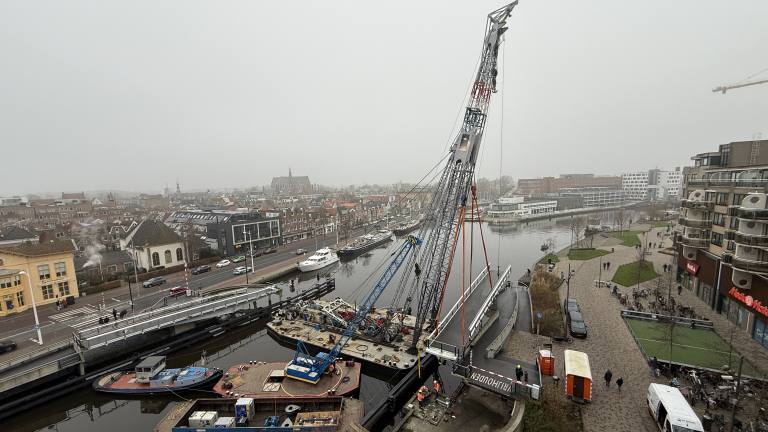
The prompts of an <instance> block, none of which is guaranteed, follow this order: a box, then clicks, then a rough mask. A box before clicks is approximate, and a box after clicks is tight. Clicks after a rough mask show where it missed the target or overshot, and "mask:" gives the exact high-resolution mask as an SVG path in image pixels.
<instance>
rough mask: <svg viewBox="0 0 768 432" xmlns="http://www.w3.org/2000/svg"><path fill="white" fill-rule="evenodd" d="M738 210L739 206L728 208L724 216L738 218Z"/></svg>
mask: <svg viewBox="0 0 768 432" xmlns="http://www.w3.org/2000/svg"><path fill="white" fill-rule="evenodd" d="M740 209H741V206H740V205H732V206H728V210H727V211H726V212H725V214H726V216H730V217H738V216H739V210H740Z"/></svg>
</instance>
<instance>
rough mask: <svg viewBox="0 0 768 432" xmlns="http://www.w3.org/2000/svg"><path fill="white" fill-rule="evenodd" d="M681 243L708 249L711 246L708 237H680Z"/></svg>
mask: <svg viewBox="0 0 768 432" xmlns="http://www.w3.org/2000/svg"><path fill="white" fill-rule="evenodd" d="M680 243H681V244H682V245H683V246H688V247H693V248H699V249H702V248H704V249H706V248H708V247H709V239H708V238H691V237H680Z"/></svg>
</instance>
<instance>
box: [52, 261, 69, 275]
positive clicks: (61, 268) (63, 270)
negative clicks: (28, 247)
mask: <svg viewBox="0 0 768 432" xmlns="http://www.w3.org/2000/svg"><path fill="white" fill-rule="evenodd" d="M53 268H54V270H56V277H62V276H66V275H67V265H66V264H64V263H63V262H57V263H54V264H53Z"/></svg>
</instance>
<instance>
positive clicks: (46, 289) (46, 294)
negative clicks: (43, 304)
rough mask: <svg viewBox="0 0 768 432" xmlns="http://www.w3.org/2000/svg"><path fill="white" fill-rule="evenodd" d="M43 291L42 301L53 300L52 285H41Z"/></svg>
mask: <svg viewBox="0 0 768 432" xmlns="http://www.w3.org/2000/svg"><path fill="white" fill-rule="evenodd" d="M40 289H42V290H43V300H48V299H52V298H53V284H48V285H43V286H41V287H40Z"/></svg>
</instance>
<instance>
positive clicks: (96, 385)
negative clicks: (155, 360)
mask: <svg viewBox="0 0 768 432" xmlns="http://www.w3.org/2000/svg"><path fill="white" fill-rule="evenodd" d="M130 373H133V371H122V372H114V373H111V374H108V375H104V376H102V377H100V378H98V379H97V380H95V381H94V382H93V389H94V390H96V391H98V392H102V393H114V394H122V395H154V394H166V393H168V394H172V393H178V392H182V391H189V390H197V389H201V388H213V386H214V385H216V383H217V382H219V380H220V379H221V377H222V376H224V373H223V372H222V371H220V370H215V371H213V373H211V375H210V376H209V377H207V378H206V379H204V380H202V381H198V382H196V383H194V384H190V385H187V386H179V387H147V388H140V389H136V388H115V387H110V386H109V385H101V384H100V382H102V381H103V380H104V379H105V378H106V377H108V376H114V375H116V374H130Z"/></svg>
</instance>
